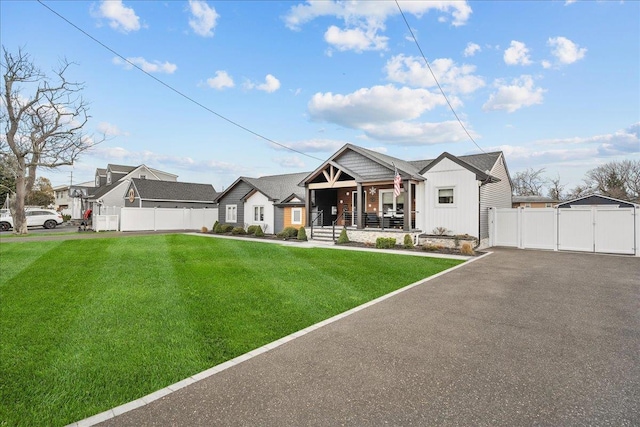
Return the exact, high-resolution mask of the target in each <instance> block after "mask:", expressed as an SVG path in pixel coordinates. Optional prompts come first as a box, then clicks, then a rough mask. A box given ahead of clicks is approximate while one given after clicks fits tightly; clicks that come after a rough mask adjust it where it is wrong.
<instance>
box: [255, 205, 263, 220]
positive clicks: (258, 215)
mask: <svg viewBox="0 0 640 427" xmlns="http://www.w3.org/2000/svg"><path fill="white" fill-rule="evenodd" d="M253 220H254V221H255V222H263V221H264V206H254V207H253Z"/></svg>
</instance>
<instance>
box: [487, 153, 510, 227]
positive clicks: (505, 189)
mask: <svg viewBox="0 0 640 427" xmlns="http://www.w3.org/2000/svg"><path fill="white" fill-rule="evenodd" d="M491 175H492V176H495V177H496V178H499V179H500V182H495V183H493V184H486V185H483V186H482V187H481V188H480V195H481V204H480V209H481V212H482V215H481V216H480V238H481V239H486V238H488V237H489V209H488V208H510V207H511V181H510V180H509V175H508V174H507V168H506V167H505V164H504V157H502V156H500V158H499V159H498V161H497V162H496V163H495V165H493V169H491Z"/></svg>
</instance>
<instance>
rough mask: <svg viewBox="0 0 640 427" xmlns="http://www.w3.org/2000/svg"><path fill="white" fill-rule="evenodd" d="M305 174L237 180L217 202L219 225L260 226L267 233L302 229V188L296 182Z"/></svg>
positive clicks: (303, 205) (304, 214) (303, 210)
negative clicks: (296, 228) (287, 228)
mask: <svg viewBox="0 0 640 427" xmlns="http://www.w3.org/2000/svg"><path fill="white" fill-rule="evenodd" d="M308 174H309V173H308V172H303V173H293V174H285V175H270V176H263V177H260V178H249V177H244V176H242V177H240V178H238V179H237V180H236V181H235V182H234V183H233V184H231V185H230V186H229V188H227V189H226V190H225V191H223V192H222V193H220V194H219V195H218V197H217V199H216V202H217V203H218V207H219V221H220V223H222V224H231V225H234V226H238V227H245V228H246V227H247V226H249V225H260V226H261V227H262V228H263V230H264V231H265V233H268V234H276V233H278V232H280V231H282V229H283V228H284V227H287V226H294V227H298V228H299V227H302V226H305V225H306V222H305V219H306V217H307V215H306V211H305V201H304V197H303V195H304V189H303V188H302V187H299V186H298V183H299V182H300V181H301V180H302V179H304V178H305V177H306V176H307V175H308Z"/></svg>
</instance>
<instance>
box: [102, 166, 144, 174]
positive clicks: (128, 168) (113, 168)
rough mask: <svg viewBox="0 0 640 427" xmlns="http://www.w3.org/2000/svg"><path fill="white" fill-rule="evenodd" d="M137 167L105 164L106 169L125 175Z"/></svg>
mask: <svg viewBox="0 0 640 427" xmlns="http://www.w3.org/2000/svg"><path fill="white" fill-rule="evenodd" d="M137 167H138V166H126V165H112V164H108V165H107V169H108V170H110V171H111V172H112V173H117V174H125V175H126V174H128V173H129V172H131V171H132V170H134V169H135V168H137Z"/></svg>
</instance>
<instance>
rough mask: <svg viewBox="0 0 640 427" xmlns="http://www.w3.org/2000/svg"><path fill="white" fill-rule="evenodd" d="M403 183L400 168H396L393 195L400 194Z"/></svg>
mask: <svg viewBox="0 0 640 427" xmlns="http://www.w3.org/2000/svg"><path fill="white" fill-rule="evenodd" d="M401 184H402V178H401V177H400V174H399V173H398V169H396V170H395V176H394V177H393V195H394V196H396V197H398V196H399V195H400V185H401Z"/></svg>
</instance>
